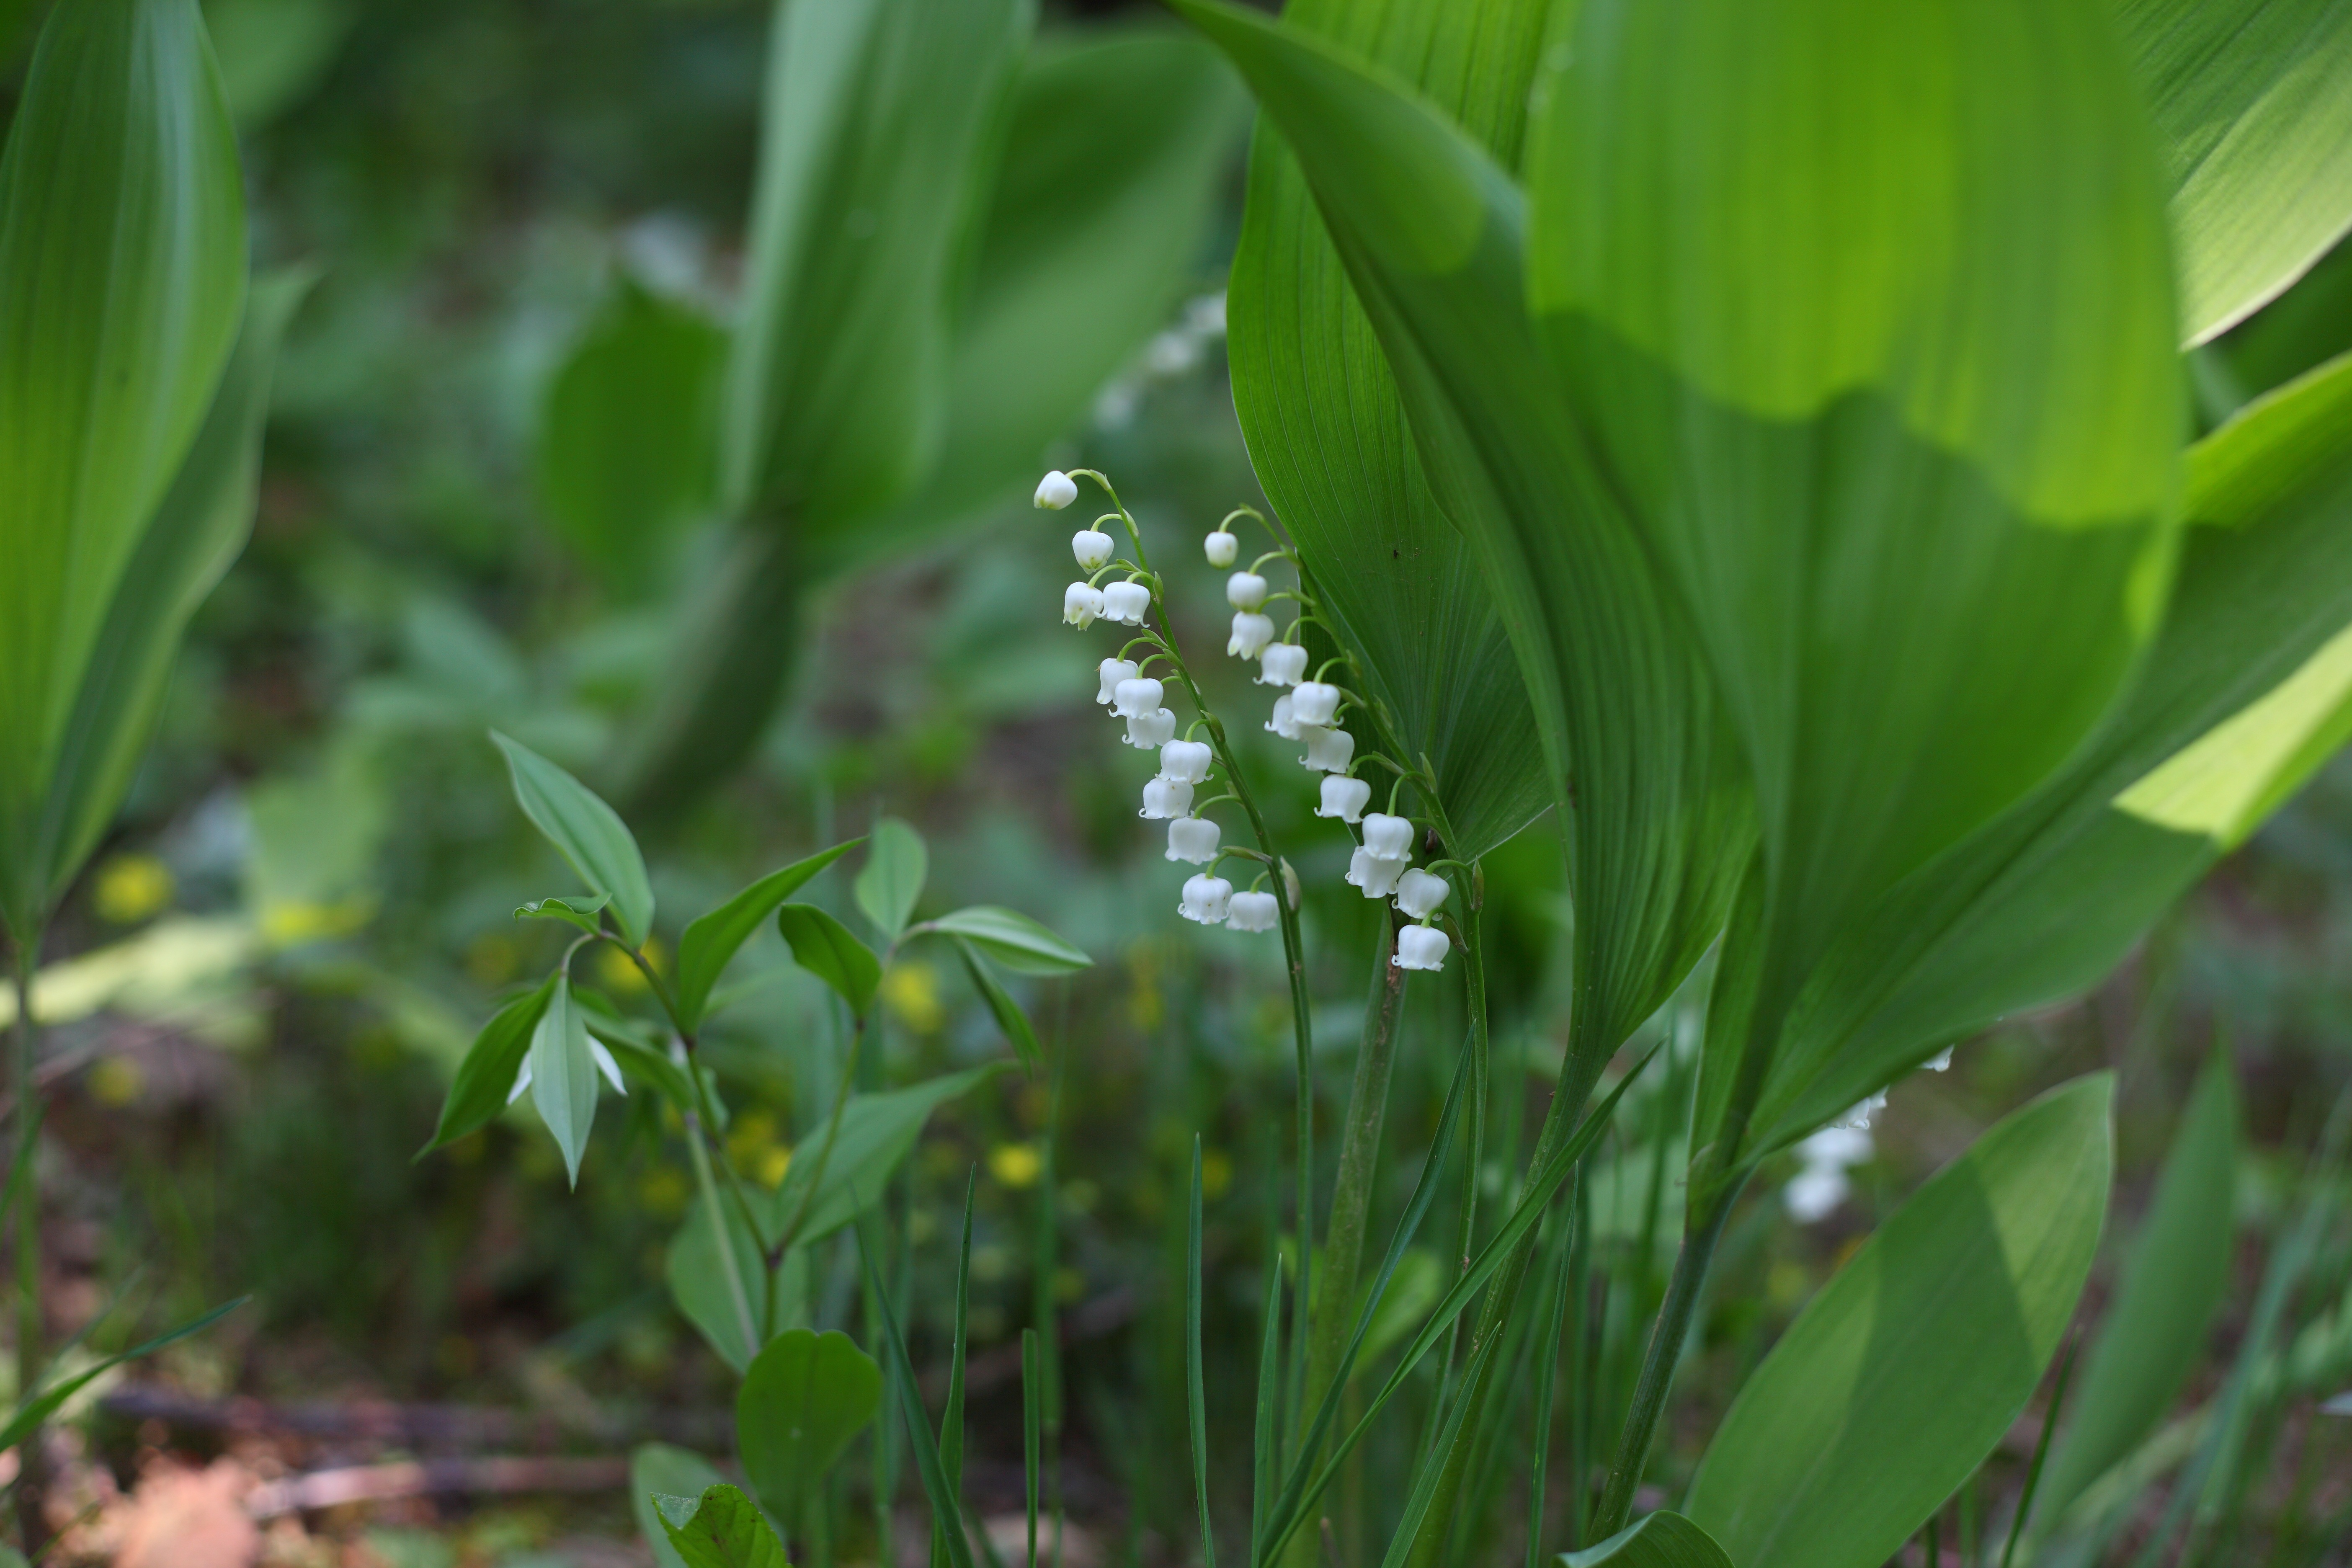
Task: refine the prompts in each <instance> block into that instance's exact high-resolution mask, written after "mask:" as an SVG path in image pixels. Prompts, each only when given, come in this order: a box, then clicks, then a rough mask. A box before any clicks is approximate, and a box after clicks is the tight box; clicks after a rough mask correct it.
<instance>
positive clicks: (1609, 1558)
mask: <svg viewBox="0 0 2352 1568" xmlns="http://www.w3.org/2000/svg"><path fill="white" fill-rule="evenodd" d="M1556 1561H1557V1562H1558V1563H1559V1568H1732V1565H1731V1559H1730V1558H1728V1557H1727V1556H1725V1555H1724V1552H1723V1548H1722V1547H1720V1546H1717V1544H1716V1543H1715V1542H1714V1541H1713V1540H1712V1539H1711V1538H1710V1537H1709V1536H1708V1535H1707V1533H1706V1531H1704V1530H1701V1529H1700V1528H1699V1527H1698V1526H1697V1525H1696V1524H1693V1523H1692V1522H1691V1521H1689V1520H1687V1519H1685V1518H1684V1517H1683V1516H1682V1515H1681V1514H1678V1513H1671V1512H1667V1511H1664V1510H1660V1511H1659V1512H1657V1513H1654V1514H1651V1515H1650V1516H1649V1517H1648V1518H1646V1519H1643V1520H1639V1521H1635V1522H1634V1523H1633V1524H1632V1525H1630V1526H1628V1527H1627V1528H1625V1529H1623V1530H1621V1531H1618V1532H1617V1533H1616V1534H1614V1535H1612V1536H1611V1537H1610V1538H1609V1539H1608V1540H1606V1541H1604V1542H1601V1544H1600V1545H1598V1546H1589V1547H1587V1548H1585V1549H1584V1550H1583V1551H1581V1552H1561V1553H1560V1554H1559V1557H1558V1558H1557V1559H1556Z"/></svg>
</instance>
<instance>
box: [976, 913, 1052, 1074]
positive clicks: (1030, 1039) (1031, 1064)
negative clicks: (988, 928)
mask: <svg viewBox="0 0 2352 1568" xmlns="http://www.w3.org/2000/svg"><path fill="white" fill-rule="evenodd" d="M955 945H956V952H958V953H959V954H961V956H962V958H963V967H964V973H967V974H970V975H971V984H972V988H973V989H974V990H976V991H978V992H979V993H980V995H981V1000H982V1001H984V1002H986V1003H987V1004H988V1010H989V1012H990V1013H992V1014H993V1015H994V1016H995V1017H996V1026H997V1027H998V1028H999V1029H1002V1030H1003V1032H1004V1037H1005V1039H1006V1040H1007V1041H1009V1042H1011V1044H1012V1047H1013V1054H1014V1055H1016V1056H1018V1057H1019V1058H1021V1065H1022V1066H1023V1067H1025V1068H1028V1069H1029V1070H1030V1071H1031V1072H1033V1073H1034V1072H1035V1071H1036V1070H1037V1068H1038V1066H1039V1064H1040V1063H1041V1062H1042V1061H1043V1059H1044V1057H1045V1052H1044V1050H1043V1048H1042V1047H1039V1046H1038V1044H1037V1031H1036V1030H1035V1029H1034V1028H1033V1027H1032V1026H1030V1023H1029V1015H1028V1014H1026V1013H1024V1012H1023V1011H1022V1010H1021V1004H1020V1003H1018V1002H1016V1001H1014V1000H1013V993H1011V992H1010V991H1007V990H1006V989H1005V988H1004V982H1003V981H1001V980H999V979H997V978H996V976H995V975H994V974H992V973H990V971H989V967H988V963H987V961H986V960H985V959H983V958H982V957H981V956H980V952H979V950H978V949H976V948H975V947H973V945H972V944H971V942H966V941H964V940H963V939H962V938H961V937H959V938H958V939H956V944H955Z"/></svg>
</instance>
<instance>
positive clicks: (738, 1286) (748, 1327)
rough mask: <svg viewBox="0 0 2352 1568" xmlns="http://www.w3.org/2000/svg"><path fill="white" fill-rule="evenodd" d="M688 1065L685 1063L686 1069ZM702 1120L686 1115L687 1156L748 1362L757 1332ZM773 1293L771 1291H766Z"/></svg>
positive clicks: (755, 1346) (756, 1347)
mask: <svg viewBox="0 0 2352 1568" xmlns="http://www.w3.org/2000/svg"><path fill="white" fill-rule="evenodd" d="M692 1065H693V1064H692V1063H690V1062H689V1063H688V1068H689V1069H690V1068H691V1067H692ZM701 1121H702V1118H701V1116H700V1114H699V1113H695V1114H689V1115H688V1117H687V1119H686V1122H687V1126H686V1152H687V1157H688V1159H690V1160H692V1161H693V1163H694V1180H695V1184H697V1185H698V1186H699V1187H700V1188H701V1189H702V1199H703V1202H704V1203H706V1204H708V1205H709V1206H710V1226H711V1233H712V1236H713V1237H714V1238H715V1239H716V1240H717V1241H718V1243H719V1268H720V1269H721V1271H722V1272H724V1273H725V1274H726V1276H727V1293H728V1295H729V1296H730V1297H731V1298H733V1299H734V1302H735V1316H736V1320H737V1321H738V1322H739V1323H740V1324H741V1326H742V1330H743V1351H744V1355H745V1356H746V1358H747V1359H748V1358H749V1357H751V1356H756V1355H758V1354H759V1353H760V1330H759V1326H758V1324H757V1323H756V1322H755V1321H753V1319H752V1316H751V1297H750V1296H749V1295H748V1294H746V1293H745V1291H744V1289H743V1271H742V1269H741V1268H738V1267H737V1265H736V1262H735V1238H734V1237H731V1236H730V1235H728V1234H727V1208H726V1205H724V1204H722V1203H720V1202H719V1183H718V1181H717V1179H716V1178H714V1177H713V1176H712V1175H711V1173H710V1151H709V1150H708V1149H706V1148H704V1147H703V1145H702V1137H703V1134H702V1128H701ZM769 1293H770V1294H771V1295H772V1294H774V1292H773V1291H772V1290H771V1291H770V1292H769Z"/></svg>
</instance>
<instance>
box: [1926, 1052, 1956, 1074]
mask: <svg viewBox="0 0 2352 1568" xmlns="http://www.w3.org/2000/svg"><path fill="white" fill-rule="evenodd" d="M1920 1065H1921V1066H1922V1067H1925V1068H1927V1070H1928V1071H1929V1072H1949V1071H1950V1070H1951V1067H1952V1047H1949V1046H1946V1047H1944V1048H1943V1049H1942V1050H1940V1051H1937V1053H1936V1054H1935V1055H1934V1056H1932V1057H1929V1058H1927V1060H1926V1061H1925V1062H1923V1063H1921V1064H1920Z"/></svg>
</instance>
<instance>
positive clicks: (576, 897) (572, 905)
mask: <svg viewBox="0 0 2352 1568" xmlns="http://www.w3.org/2000/svg"><path fill="white" fill-rule="evenodd" d="M612 901H613V898H612V895H611V894H609V893H566V894H564V895H563V896H562V897H561V898H551V899H532V900H530V901H528V902H526V903H520V904H517V905H516V906H515V912H514V918H515V919H517V920H519V921H562V922H563V923H564V924H565V925H568V926H573V927H576V928H578V929H579V930H581V931H586V932H587V933H588V934H589V935H591V936H593V935H595V934H596V932H598V931H602V930H604V926H603V924H602V923H601V922H600V921H598V920H597V919H596V915H597V913H598V911H599V910H603V909H604V906H605V905H607V904H609V903H611V902H612Z"/></svg>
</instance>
